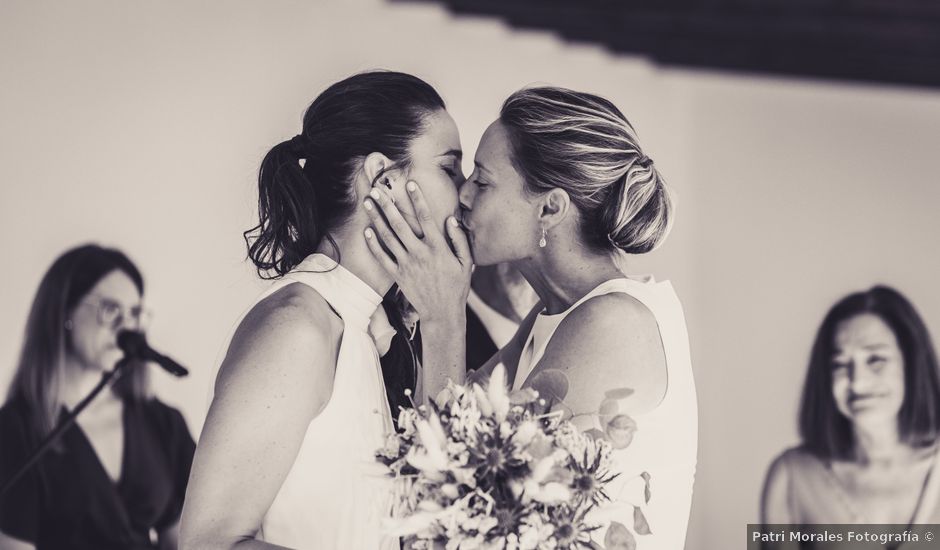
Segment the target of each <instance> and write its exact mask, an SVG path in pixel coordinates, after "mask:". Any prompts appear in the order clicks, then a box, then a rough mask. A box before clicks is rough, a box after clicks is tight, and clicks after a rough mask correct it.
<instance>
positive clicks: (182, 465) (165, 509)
mask: <svg viewBox="0 0 940 550" xmlns="http://www.w3.org/2000/svg"><path fill="white" fill-rule="evenodd" d="M143 291H144V282H143V278H142V277H141V274H140V271H139V270H138V269H137V267H136V266H134V264H133V263H132V262H131V261H130V260H129V259H128V258H127V256H125V255H124V254H123V253H121V252H120V251H117V250H113V249H106V248H102V247H100V246H96V245H86V246H81V247H79V248H75V249H72V250H69V251H68V252H66V253H65V254H63V255H62V256H60V257H59V258H58V259H57V260H56V261H55V262H54V263H53V264H52V267H50V268H49V271H48V272H47V273H46V274H45V276H44V277H43V279H42V281H41V282H40V284H39V289H38V291H37V292H36V296H35V298H34V300H33V305H32V309H31V310H30V313H29V318H28V320H27V322H26V333H25V341H24V344H23V349H22V352H21V355H20V360H19V365H18V367H17V370H16V374H15V376H14V378H13V382H12V384H11V387H10V392H9V395H8V397H7V401H6V403H5V404H4V406H3V408H2V409H0V483H2V482H4V481H6V480H7V479H8V478H10V476H12V475H13V474H14V473H15V472H16V471H17V470H18V469H19V467H20V466H21V465H22V464H23V463H25V462H26V460H27V459H28V457H29V455H30V453H31V452H32V451H33V450H34V449H35V448H36V447H37V446H38V443H39V442H40V441H41V440H42V439H43V437H44V436H46V435H47V434H48V433H49V432H50V431H51V430H52V429H53V427H54V426H55V424H56V422H57V421H58V420H59V418H61V416H62V415H63V414H64V413H65V412H66V411H68V410H70V409H72V408H73V407H75V406H76V405H77V404H78V403H79V401H81V400H82V398H83V397H84V396H85V395H87V394H88V393H89V392H90V391H91V390H92V388H93V387H94V386H95V385H96V384H97V383H98V381H99V380H100V379H101V374H102V373H103V372H104V371H107V370H110V369H112V368H114V366H115V364H116V363H117V362H118V361H119V360H120V359H121V358H122V356H123V354H122V352H121V350H120V349H119V348H118V346H117V334H118V332H120V331H121V330H125V329H130V330H141V329H143V328H144V325H145V322H146V317H147V315H146V312H145V310H144V309H143V307H142V298H143ZM147 372H148V371H147V370H146V369H145V368H144V366H143V365H132V366H129V367H128V368H127V370H125V371H124V373H123V376H121V377H120V378H118V379H117V380H116V381H115V382H113V384H112V385H111V387H110V391H104V392H102V393H101V394H99V395H98V397H96V398H95V400H94V401H92V402H91V404H90V405H89V406H88V408H87V409H85V410H84V411H83V412H82V413H81V415H79V417H78V420H77V422H76V424H75V425H73V426H72V427H71V428H69V429H68V430H67V431H66V432H65V433H64V434H63V435H62V437H61V438H60V439H59V441H58V442H57V444H56V446H55V447H53V448H52V449H51V450H50V451H49V452H48V453H46V454H45V455H44V456H43V457H42V458H41V459H40V461H39V462H38V463H37V464H36V465H34V466H33V468H32V469H30V470H29V472H28V473H27V474H26V475H25V476H24V477H22V478H21V479H20V480H19V481H18V482H17V483H16V484H15V485H14V486H13V487H12V488H11V490H10V491H8V492H7V493H6V494H5V495H3V496H2V498H0V549H3V550H7V549H10V550H13V549H15V550H20V549H37V550H43V549H59V548H70V549H76V550H79V549H92V548H94V549H110V548H115V549H117V548H121V549H144V548H148V549H154V548H160V549H164V548H176V529H177V524H178V519H179V514H180V510H181V508H182V502H183V495H184V492H185V486H186V480H187V478H188V476H189V468H190V463H191V461H192V456H193V451H194V447H195V445H194V443H193V439H192V437H191V436H190V434H189V431H188V430H187V428H186V424H185V422H184V421H183V417H182V416H181V415H180V413H179V412H178V411H176V410H175V409H172V408H170V407H168V406H166V405H164V404H163V403H161V402H160V401H158V400H156V399H154V398H153V397H152V396H151V395H150V394H149V392H148V376H147Z"/></svg>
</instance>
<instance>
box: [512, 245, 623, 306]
mask: <svg viewBox="0 0 940 550" xmlns="http://www.w3.org/2000/svg"><path fill="white" fill-rule="evenodd" d="M516 267H517V268H518V269H519V271H520V272H521V273H522V275H523V276H524V277H525V279H526V280H527V281H528V282H529V284H530V285H532V288H533V289H534V290H535V293H536V294H538V296H539V300H541V302H542V304H543V305H544V306H545V311H546V313H548V314H549V315H554V314H556V313H561V312H563V311H565V310H566V309H568V308H570V307H571V306H572V305H574V303H575V302H577V301H578V300H580V299H581V298H583V297H584V296H585V295H586V294H587V293H588V292H590V291H592V290H594V288H596V287H597V285H599V284H601V283H603V282H604V281H609V280H611V279H617V278H620V277H623V276H624V275H623V272H621V271H620V269H618V267H617V265H616V263H615V262H614V259H613V256H612V255H611V254H607V253H598V252H594V251H591V250H588V249H587V248H586V247H585V246H584V245H583V244H581V243H578V242H575V241H573V240H569V241H567V242H566V241H563V240H556V241H553V242H551V243H550V244H549V245H548V246H547V247H545V248H541V249H539V251H538V252H537V253H536V255H535V256H533V257H530V258H528V259H526V260H523V261H521V262H518V265H517V266H516Z"/></svg>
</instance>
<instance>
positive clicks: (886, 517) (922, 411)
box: [761, 286, 940, 525]
mask: <svg viewBox="0 0 940 550" xmlns="http://www.w3.org/2000/svg"><path fill="white" fill-rule="evenodd" d="M799 426H800V434H801V436H802V439H803V441H802V444H801V445H800V446H798V447H795V448H791V449H788V450H786V451H784V452H783V453H782V454H781V455H780V456H779V457H777V458H776V459H775V460H774V461H773V463H772V464H771V466H770V469H769V470H768V472H767V477H766V480H765V483H764V491H763V497H762V502H761V521H762V522H763V523H784V524H794V523H797V524H799V523H802V524H814V523H876V524H902V525H908V524H910V523H938V522H940V506H938V495H940V472H938V471H937V469H938V462H937V458H938V454H937V448H938V447H937V441H938V437H937V436H938V431H940V374H938V370H937V356H936V353H935V352H934V347H933V345H932V344H931V341H930V335H929V334H928V332H927V328H926V326H925V325H924V322H923V321H922V320H921V318H920V316H919V315H918V314H917V311H916V310H915V309H914V307H913V306H912V305H911V303H910V302H909V301H908V300H907V299H906V298H905V297H904V296H902V295H901V294H900V293H899V292H898V291H896V290H894V289H891V288H888V287H884V286H876V287H874V288H872V289H870V290H868V291H865V292H858V293H855V294H851V295H850V296H847V297H846V298H844V299H842V300H841V301H839V302H838V303H837V304H836V305H835V306H833V308H832V309H831V310H830V311H829V313H828V314H827V315H826V317H825V320H824V321H823V323H822V326H821V327H820V328H819V331H818V332H817V334H816V342H815V343H814V344H813V349H812V353H811V354H810V360H809V369H808V371H807V374H806V382H805V385H804V387H803V398H802V403H801V405H800V418H799Z"/></svg>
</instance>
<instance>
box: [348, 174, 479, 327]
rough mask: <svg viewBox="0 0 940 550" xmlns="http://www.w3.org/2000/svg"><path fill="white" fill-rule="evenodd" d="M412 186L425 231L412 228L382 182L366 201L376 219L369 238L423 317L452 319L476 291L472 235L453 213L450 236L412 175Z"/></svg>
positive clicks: (447, 224) (448, 227)
mask: <svg viewBox="0 0 940 550" xmlns="http://www.w3.org/2000/svg"><path fill="white" fill-rule="evenodd" d="M406 187H407V192H408V198H409V201H410V203H411V205H412V206H413V207H414V211H415V215H416V218H417V220H418V223H419V225H420V226H421V233H423V237H422V236H419V235H418V234H416V232H415V231H414V230H412V228H411V227H410V226H409V225H408V222H407V221H405V219H404V217H403V216H402V214H401V211H400V210H399V209H398V207H397V206H396V204H395V203H394V202H392V201H391V200H390V198H389V195H388V194H387V193H385V192H383V191H380V190H379V188H378V187H376V188H373V189H372V191H371V192H370V194H369V198H367V199H366V200H365V201H364V203H363V207H364V208H365V210H366V212H367V214H368V216H369V220H370V222H371V227H370V228H367V229H366V231H365V238H366V244H367V246H368V248H369V251H370V252H372V255H373V256H374V257H375V258H376V260H378V262H379V264H380V265H381V266H382V267H383V268H384V269H385V270H386V271H387V272H388V273H389V275H391V277H392V278H393V279H394V280H395V282H396V283H397V284H398V286H399V287H400V288H401V290H402V292H404V293H405V296H407V297H408V301H409V302H411V304H412V305H413V306H414V308H415V310H416V311H417V312H418V315H419V316H420V317H421V320H422V321H425V322H428V321H433V320H436V319H448V318H451V317H453V316H455V315H458V314H461V313H462V312H463V310H464V307H465V305H466V300H467V294H468V293H469V292H470V273H471V270H472V267H473V262H472V259H471V257H470V247H469V244H468V243H467V237H466V235H465V234H464V233H463V231H462V230H461V229H460V227H459V226H458V223H457V219H456V218H454V217H453V216H450V217H448V219H447V221H446V222H445V227H446V232H447V235H446V237H445V235H444V234H442V232H441V230H440V228H439V227H438V226H437V223H436V222H435V219H434V216H433V215H432V213H431V210H430V208H429V207H428V204H427V202H426V201H425V198H424V195H423V193H422V192H421V189H420V188H419V187H418V185H417V184H416V183H415V182H413V181H409V182H408V184H407V186H406Z"/></svg>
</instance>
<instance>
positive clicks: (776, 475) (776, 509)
mask: <svg viewBox="0 0 940 550" xmlns="http://www.w3.org/2000/svg"><path fill="white" fill-rule="evenodd" d="M810 460H816V459H815V457H813V456H812V455H811V454H810V453H809V452H807V451H806V450H805V449H803V448H801V447H791V448H789V449H786V450H784V451H783V452H781V453H780V454H779V455H777V456H776V457H775V458H774V459H773V460H772V461H771V463H770V466H769V467H768V468H767V475H766V476H765V477H764V487H763V490H762V492H761V522H762V523H790V522H791V521H793V520H794V512H793V510H792V499H791V480H793V479H794V477H797V476H800V475H801V472H804V471H805V470H804V469H805V468H806V467H807V465H808V461H810Z"/></svg>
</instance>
